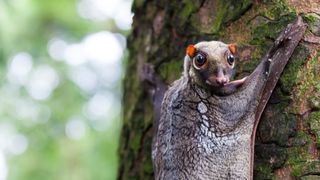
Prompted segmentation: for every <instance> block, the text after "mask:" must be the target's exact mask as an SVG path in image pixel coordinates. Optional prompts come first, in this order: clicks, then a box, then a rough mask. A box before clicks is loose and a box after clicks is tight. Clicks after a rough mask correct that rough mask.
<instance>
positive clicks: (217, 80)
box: [216, 76, 227, 85]
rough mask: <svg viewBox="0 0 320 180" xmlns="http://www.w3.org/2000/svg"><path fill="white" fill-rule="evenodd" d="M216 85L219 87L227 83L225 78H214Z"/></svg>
mask: <svg viewBox="0 0 320 180" xmlns="http://www.w3.org/2000/svg"><path fill="white" fill-rule="evenodd" d="M216 83H217V84H219V85H224V84H225V83H227V78H225V77H224V76H223V77H217V78H216Z"/></svg>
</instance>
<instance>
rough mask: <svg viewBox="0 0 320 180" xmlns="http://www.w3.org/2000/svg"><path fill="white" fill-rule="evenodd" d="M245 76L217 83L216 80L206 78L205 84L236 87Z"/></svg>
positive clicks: (241, 82) (244, 79)
mask: <svg viewBox="0 0 320 180" xmlns="http://www.w3.org/2000/svg"><path fill="white" fill-rule="evenodd" d="M246 79H247V77H244V78H242V79H238V80H234V81H229V80H227V81H225V82H223V83H217V82H216V81H211V80H210V79H207V80H206V84H208V85H209V86H213V87H216V88H217V87H218V88H237V87H240V86H241V85H242V84H243V83H244V82H245V81H246Z"/></svg>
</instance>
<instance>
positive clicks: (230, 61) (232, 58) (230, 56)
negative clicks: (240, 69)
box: [227, 54, 234, 65]
mask: <svg viewBox="0 0 320 180" xmlns="http://www.w3.org/2000/svg"><path fill="white" fill-rule="evenodd" d="M227 60H228V63H229V64H230V65H232V64H233V63H234V56H233V55H232V54H229V55H228V57H227Z"/></svg>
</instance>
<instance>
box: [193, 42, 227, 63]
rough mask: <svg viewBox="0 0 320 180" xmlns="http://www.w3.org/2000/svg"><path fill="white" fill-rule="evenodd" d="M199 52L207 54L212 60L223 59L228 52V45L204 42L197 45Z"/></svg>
mask: <svg viewBox="0 0 320 180" xmlns="http://www.w3.org/2000/svg"><path fill="white" fill-rule="evenodd" d="M195 48H196V49H197V50H198V51H202V52H205V53H206V54H207V55H208V56H209V57H210V58H214V59H217V58H222V57H223V56H224V53H225V52H226V50H228V45H226V44H224V43H223V42H220V41H204V42H200V43H198V44H196V45H195Z"/></svg>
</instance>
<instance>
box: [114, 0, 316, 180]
mask: <svg viewBox="0 0 320 180" xmlns="http://www.w3.org/2000/svg"><path fill="white" fill-rule="evenodd" d="M133 12H134V21H133V30H132V33H131V35H130V36H129V38H128V48H129V52H130V55H129V58H128V61H127V63H126V75H125V79H124V98H123V105H124V120H123V129H122V134H121V142H120V148H119V154H120V166H119V172H118V173H119V179H153V169H152V163H151V143H152V135H153V127H154V125H153V124H154V123H153V121H154V119H155V116H156V115H155V113H154V112H155V111H154V107H155V108H156V109H158V108H159V103H155V102H157V99H155V100H153V99H152V97H151V96H150V94H154V93H157V92H158V91H157V89H153V88H152V87H153V85H154V84H152V83H151V84H150V83H146V82H143V81H142V80H143V79H148V77H143V75H141V74H142V73H141V72H143V71H144V70H143V67H145V65H146V64H148V66H151V67H152V68H153V69H154V72H155V73H156V74H157V75H159V77H160V78H161V79H162V80H163V81H164V82H165V83H166V84H170V83H172V82H173V81H174V80H175V79H178V77H180V76H181V73H182V68H183V57H184V55H185V48H186V47H187V45H188V44H194V43H197V42H199V41H202V40H220V41H223V42H225V43H236V45H237V51H236V58H237V74H236V76H238V77H242V76H245V75H248V74H249V73H250V72H252V70H253V69H254V68H255V67H256V65H257V64H258V63H259V61H260V59H261V57H263V55H264V54H265V53H266V51H267V50H268V49H269V48H270V46H271V45H272V43H273V41H274V40H275V38H276V37H277V36H278V34H279V33H280V32H281V31H282V30H283V29H284V28H285V27H286V26H287V24H289V23H291V22H293V21H294V20H295V19H296V18H297V15H298V14H300V15H302V17H303V19H304V22H306V23H307V24H308V29H307V32H306V33H305V35H304V37H303V39H302V40H301V41H300V43H299V45H298V47H297V48H296V50H295V51H294V53H293V56H292V57H291V59H290V60H289V63H288V64H287V66H286V68H285V70H284V72H283V74H282V75H281V77H280V80H279V81H278V83H277V86H276V88H275V90H274V91H273V94H272V96H271V98H270V100H269V102H268V104H267V106H266V108H265V110H264V112H263V114H262V117H261V120H260V124H259V126H258V130H257V133H256V143H255V163H254V164H255V166H254V179H319V178H320V75H319V74H320V1H319V0H305V1H296V0H261V1H260V0H257V1H250V0H228V1H222V0H181V1H169V0H158V1H156V0H148V1H147V0H135V1H134V4H133ZM153 81H154V82H157V81H159V79H157V78H156V79H153ZM160 89H164V87H163V84H162V85H161V86H160ZM159 92H160V93H161V91H159Z"/></svg>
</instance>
